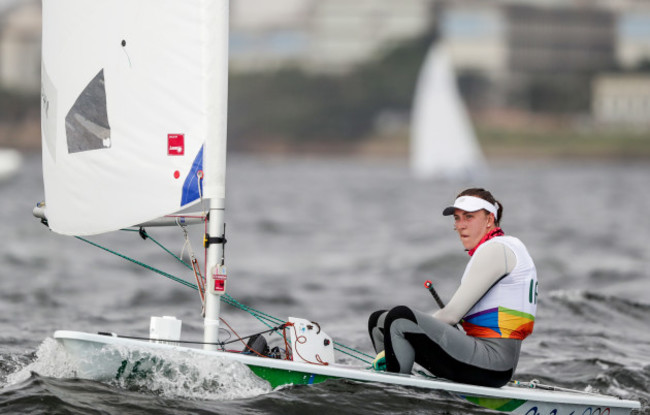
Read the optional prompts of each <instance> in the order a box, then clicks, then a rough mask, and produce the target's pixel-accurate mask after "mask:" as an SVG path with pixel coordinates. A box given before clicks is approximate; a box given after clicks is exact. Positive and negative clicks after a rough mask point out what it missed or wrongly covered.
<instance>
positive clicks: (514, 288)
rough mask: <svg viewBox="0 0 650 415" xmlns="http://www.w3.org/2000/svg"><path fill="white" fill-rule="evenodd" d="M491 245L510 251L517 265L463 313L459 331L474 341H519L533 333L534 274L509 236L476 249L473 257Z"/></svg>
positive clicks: (524, 253) (523, 249)
mask: <svg viewBox="0 0 650 415" xmlns="http://www.w3.org/2000/svg"><path fill="white" fill-rule="evenodd" d="M492 243H502V244H503V245H505V246H507V247H508V248H510V249H511V250H512V251H513V252H514V254H515V256H516V258H517V264H516V265H515V267H514V269H513V270H512V272H510V273H509V274H506V276H505V277H503V278H502V279H500V280H499V281H498V282H497V283H496V284H495V285H494V286H493V287H492V288H490V290H489V291H488V292H487V293H486V294H485V295H484V296H483V297H482V298H481V299H480V300H479V301H478V302H477V303H476V304H475V305H474V307H472V308H471V309H470V310H469V311H468V312H467V314H466V315H465V316H464V317H463V320H462V325H463V329H464V330H465V332H466V333H467V334H468V335H470V336H474V337H489V338H509V339H520V340H523V339H525V338H526V337H527V336H528V335H529V334H530V333H532V332H533V325H534V323H535V312H536V311H537V285H538V283H537V270H536V269H535V264H534V263H533V260H532V258H531V257H530V255H529V254H528V251H527V250H526V247H525V246H524V244H523V243H522V242H521V241H520V240H519V239H517V238H515V237H513V236H497V237H495V238H492V239H490V240H489V241H487V242H484V243H483V244H482V245H481V246H479V247H478V249H477V251H476V253H478V252H479V251H480V250H481V249H482V248H483V247H484V246H486V245H488V244H492ZM476 253H475V255H476ZM473 258H474V257H472V259H473ZM471 265H472V260H470V261H469V263H468V264H467V267H466V268H465V273H464V274H463V278H465V276H466V275H467V272H468V270H469V269H470V267H471Z"/></svg>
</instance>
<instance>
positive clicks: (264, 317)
mask: <svg viewBox="0 0 650 415" xmlns="http://www.w3.org/2000/svg"><path fill="white" fill-rule="evenodd" d="M122 230H123V231H127V232H139V233H140V235H144V236H146V238H145V239H149V240H151V241H152V242H153V243H155V244H156V245H158V246H159V247H160V248H161V249H163V250H164V251H165V252H167V253H168V254H169V255H171V256H173V257H174V258H175V259H176V260H177V261H178V262H180V263H181V264H183V265H184V266H185V267H186V268H188V269H189V270H193V268H192V265H191V264H188V263H187V262H185V261H183V259H182V258H179V257H178V256H177V255H176V254H174V253H173V252H171V251H170V250H169V249H167V248H166V247H165V246H163V245H162V244H161V243H160V242H158V241H156V240H155V239H154V238H153V237H152V236H151V235H149V234H148V233H146V231H145V230H144V229H137V230H136V229H122ZM75 238H77V239H78V240H80V241H83V242H86V243H87V244H90V245H92V246H94V247H96V248H99V249H101V250H104V251H106V252H108V253H110V254H113V255H115V256H118V257H120V258H122V259H125V260H127V261H129V262H132V263H134V264H136V265H139V266H141V267H143V268H146V269H148V270H149V271H153V272H155V273H157V274H159V275H162V276H163V277H166V278H169V279H171V280H172V281H175V282H177V283H179V284H182V285H184V286H186V287H189V288H192V289H194V290H198V289H199V287H198V286H197V285H196V284H193V283H191V282H188V281H185V280H184V279H182V278H179V277H176V276H174V275H172V274H169V273H167V272H165V271H162V270H160V269H158V268H155V267H152V266H151V265H148V264H145V263H144V262H141V261H138V260H137V259H134V258H131V257H128V256H126V255H124V254H121V253H119V252H117V251H115V250H112V249H109V248H107V247H105V246H102V245H100V244H98V243H96V242H92V241H90V240H88V239H86V238H83V237H81V236H75ZM220 299H221V301H223V302H224V303H226V304H228V305H230V306H232V307H234V308H237V309H240V310H242V311H245V312H247V313H249V314H250V315H252V316H253V317H255V318H256V319H257V320H259V321H260V322H261V323H262V324H264V325H265V326H267V327H268V328H269V329H271V330H272V331H273V332H275V333H277V334H279V335H282V333H280V332H279V331H278V330H277V328H278V326H279V325H282V324H284V323H285V321H284V320H282V319H279V318H277V317H274V316H272V315H270V314H266V313H264V312H262V311H259V310H256V309H254V308H252V307H249V306H247V305H244V304H242V303H240V302H239V301H237V300H236V299H234V298H233V297H231V296H230V295H229V294H223V295H221V296H220ZM334 344H335V346H338V347H335V350H337V351H339V352H340V353H343V354H345V355H348V356H350V357H353V358H355V359H357V360H360V361H362V362H364V363H367V364H370V362H371V361H372V359H373V356H370V355H368V354H366V353H363V352H361V351H359V350H357V349H354V348H352V347H349V346H346V345H344V344H341V343H338V342H334ZM343 349H345V350H343ZM361 356H364V357H366V358H368V359H370V360H366V359H364V358H363V357H361Z"/></svg>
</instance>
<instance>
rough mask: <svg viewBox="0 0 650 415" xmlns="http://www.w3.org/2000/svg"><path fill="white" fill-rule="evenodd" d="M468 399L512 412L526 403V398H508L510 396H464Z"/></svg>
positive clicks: (486, 406)
mask: <svg viewBox="0 0 650 415" xmlns="http://www.w3.org/2000/svg"><path fill="white" fill-rule="evenodd" d="M463 398H465V399H467V400H468V401H470V402H472V403H474V404H476V405H479V406H482V407H484V408H488V409H494V410H496V411H501V412H512V411H514V410H515V409H517V408H519V407H520V406H521V405H523V404H525V403H526V401H525V400H521V399H508V398H484V397H477V396H463Z"/></svg>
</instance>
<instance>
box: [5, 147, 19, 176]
mask: <svg viewBox="0 0 650 415" xmlns="http://www.w3.org/2000/svg"><path fill="white" fill-rule="evenodd" d="M22 162H23V157H22V156H21V155H20V152H18V150H13V149H8V148H0V180H4V179H8V178H10V177H11V176H13V175H14V174H15V173H16V172H17V171H18V169H19V168H20V166H21V165H22Z"/></svg>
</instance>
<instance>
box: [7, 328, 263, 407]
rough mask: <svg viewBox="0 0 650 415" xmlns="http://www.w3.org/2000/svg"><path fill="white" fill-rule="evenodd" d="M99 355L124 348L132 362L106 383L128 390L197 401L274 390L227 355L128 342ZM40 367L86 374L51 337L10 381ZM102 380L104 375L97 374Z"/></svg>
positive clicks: (52, 373)
mask: <svg viewBox="0 0 650 415" xmlns="http://www.w3.org/2000/svg"><path fill="white" fill-rule="evenodd" d="M98 353H101V354H106V356H95V357H97V358H99V361H101V359H102V357H107V356H108V354H111V355H114V354H115V353H118V355H119V358H120V359H122V360H123V361H125V362H128V363H127V364H126V365H125V366H124V368H123V370H122V371H121V375H120V376H119V377H118V378H117V379H113V380H109V381H107V382H106V383H108V384H110V385H113V386H117V387H120V388H126V389H130V390H133V389H136V390H141V391H148V392H152V393H154V394H157V395H160V396H163V397H166V398H184V399H196V400H232V399H242V398H249V397H253V396H258V395H260V394H264V393H268V392H270V391H271V390H272V389H271V386H270V385H269V384H268V383H267V382H266V381H264V380H262V379H260V378H259V377H257V376H255V375H254V374H253V373H252V372H251V371H250V369H248V367H246V366H245V365H243V364H241V363H238V362H232V361H226V360H224V359H221V358H218V357H214V358H204V357H202V358H201V360H199V359H198V358H197V356H198V355H197V354H193V353H185V352H180V351H177V350H170V351H157V352H156V353H155V354H149V353H148V354H146V355H144V354H143V353H142V352H141V351H138V350H136V349H131V348H127V347H113V348H111V349H110V350H108V351H107V350H103V351H100V352H98ZM32 372H36V373H38V374H39V375H41V376H47V377H53V378H60V379H62V378H75V377H77V373H82V372H80V370H79V367H78V366H77V363H76V362H75V361H74V360H73V359H71V358H70V357H69V355H68V354H67V352H66V351H65V349H64V348H63V346H61V345H60V344H59V343H58V342H57V341H56V340H54V339H52V338H47V339H45V340H44V341H43V343H42V344H41V345H40V346H39V348H38V350H37V352H36V359H35V360H34V361H33V362H31V363H29V364H28V365H26V366H25V367H23V368H22V369H20V370H18V371H17V372H15V373H13V374H11V375H9V376H8V378H7V385H15V384H18V383H21V382H23V381H25V380H27V379H29V377H30V376H31V373H32ZM94 380H98V379H94Z"/></svg>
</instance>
